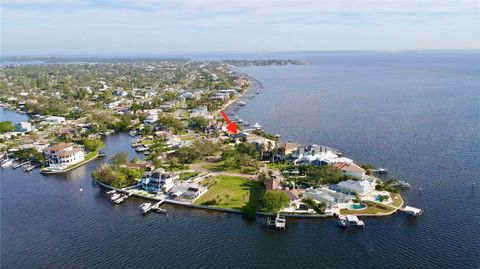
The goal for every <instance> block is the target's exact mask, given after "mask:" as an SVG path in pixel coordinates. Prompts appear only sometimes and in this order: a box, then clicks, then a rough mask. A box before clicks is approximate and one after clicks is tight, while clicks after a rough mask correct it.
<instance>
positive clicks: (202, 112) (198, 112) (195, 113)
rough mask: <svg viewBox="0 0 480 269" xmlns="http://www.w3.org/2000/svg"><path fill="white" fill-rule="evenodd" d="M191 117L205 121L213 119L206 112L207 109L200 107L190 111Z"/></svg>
mask: <svg viewBox="0 0 480 269" xmlns="http://www.w3.org/2000/svg"><path fill="white" fill-rule="evenodd" d="M190 116H191V117H202V118H205V119H213V116H212V115H210V113H209V112H208V108H207V107H206V106H201V107H197V108H194V109H192V112H190Z"/></svg>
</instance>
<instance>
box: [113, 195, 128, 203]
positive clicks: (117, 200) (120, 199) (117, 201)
mask: <svg viewBox="0 0 480 269" xmlns="http://www.w3.org/2000/svg"><path fill="white" fill-rule="evenodd" d="M123 201H125V198H123V197H120V198H118V199H116V200H114V201H113V202H114V203H115V204H117V205H118V204H121V203H123Z"/></svg>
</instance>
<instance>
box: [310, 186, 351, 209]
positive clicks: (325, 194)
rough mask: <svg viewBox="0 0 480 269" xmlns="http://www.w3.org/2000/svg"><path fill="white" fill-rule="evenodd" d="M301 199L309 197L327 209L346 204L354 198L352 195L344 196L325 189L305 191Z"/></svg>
mask: <svg viewBox="0 0 480 269" xmlns="http://www.w3.org/2000/svg"><path fill="white" fill-rule="evenodd" d="M303 197H310V198H312V199H314V200H315V201H317V202H323V203H325V205H326V206H329V207H331V206H334V205H336V204H338V203H348V202H349V201H351V200H352V199H353V198H355V197H354V196H353V195H348V194H344V193H341V192H337V191H334V190H331V189H329V188H325V187H322V188H318V189H313V188H310V189H307V190H306V191H305V193H304V194H303Z"/></svg>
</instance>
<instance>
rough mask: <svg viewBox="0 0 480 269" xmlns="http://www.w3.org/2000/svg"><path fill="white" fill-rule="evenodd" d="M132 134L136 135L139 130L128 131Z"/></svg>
mask: <svg viewBox="0 0 480 269" xmlns="http://www.w3.org/2000/svg"><path fill="white" fill-rule="evenodd" d="M128 134H129V135H130V136H136V135H137V131H135V130H133V131H130V132H129V133H128Z"/></svg>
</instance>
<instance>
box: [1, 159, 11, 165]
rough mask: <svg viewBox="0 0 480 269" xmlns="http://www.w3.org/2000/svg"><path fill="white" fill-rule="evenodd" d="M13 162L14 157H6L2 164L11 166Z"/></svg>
mask: <svg viewBox="0 0 480 269" xmlns="http://www.w3.org/2000/svg"><path fill="white" fill-rule="evenodd" d="M12 164H13V160H12V159H5V160H3V161H2V164H1V166H2V167H9V166H11V165H12Z"/></svg>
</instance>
